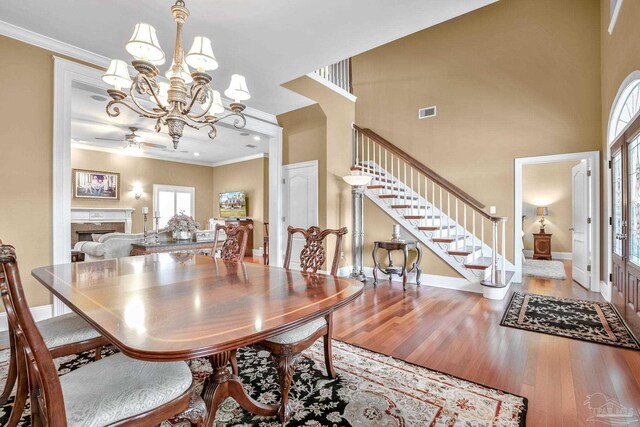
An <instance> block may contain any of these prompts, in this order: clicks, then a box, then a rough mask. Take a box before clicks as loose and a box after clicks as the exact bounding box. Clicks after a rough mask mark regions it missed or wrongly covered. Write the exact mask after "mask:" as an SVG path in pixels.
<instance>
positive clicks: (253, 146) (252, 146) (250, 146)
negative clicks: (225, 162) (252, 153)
mask: <svg viewBox="0 0 640 427" xmlns="http://www.w3.org/2000/svg"><path fill="white" fill-rule="evenodd" d="M245 147H247V148H256V147H257V145H253V144H247V145H245Z"/></svg>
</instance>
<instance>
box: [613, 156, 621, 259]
mask: <svg viewBox="0 0 640 427" xmlns="http://www.w3.org/2000/svg"><path fill="white" fill-rule="evenodd" d="M611 169H612V171H611V174H612V178H613V192H612V202H613V207H612V208H613V218H612V226H613V236H614V239H613V253H614V254H616V255H618V256H620V257H621V256H622V255H623V254H622V250H623V246H622V240H621V239H620V236H621V235H622V221H623V214H622V212H623V205H622V203H623V202H622V199H623V196H622V195H623V190H622V151H621V150H619V151H617V152H616V153H615V154H614V155H613V158H612V159H611Z"/></svg>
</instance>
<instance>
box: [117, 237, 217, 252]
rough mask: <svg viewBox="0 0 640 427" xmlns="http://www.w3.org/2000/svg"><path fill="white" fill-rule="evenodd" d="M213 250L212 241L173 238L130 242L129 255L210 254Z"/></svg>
mask: <svg viewBox="0 0 640 427" xmlns="http://www.w3.org/2000/svg"><path fill="white" fill-rule="evenodd" d="M212 251H213V241H211V242H193V241H191V240H174V241H169V242H158V243H142V242H136V243H132V244H131V252H130V253H129V255H131V256H135V255H149V254H157V253H166V252H189V253H197V254H211V252H212Z"/></svg>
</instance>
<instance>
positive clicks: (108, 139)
mask: <svg viewBox="0 0 640 427" xmlns="http://www.w3.org/2000/svg"><path fill="white" fill-rule="evenodd" d="M93 139H101V140H103V141H116V142H123V141H122V139H116V138H101V137H99V136H96V137H94V138H93Z"/></svg>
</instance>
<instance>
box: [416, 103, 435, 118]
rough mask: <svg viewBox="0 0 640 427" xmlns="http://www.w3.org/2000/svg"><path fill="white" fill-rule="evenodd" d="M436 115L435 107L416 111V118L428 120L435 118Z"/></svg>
mask: <svg viewBox="0 0 640 427" xmlns="http://www.w3.org/2000/svg"><path fill="white" fill-rule="evenodd" d="M436 113H437V108H436V106H435V105H434V106H433V107H425V108H420V109H419V110H418V118H419V119H428V118H429V117H435V116H436Z"/></svg>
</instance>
